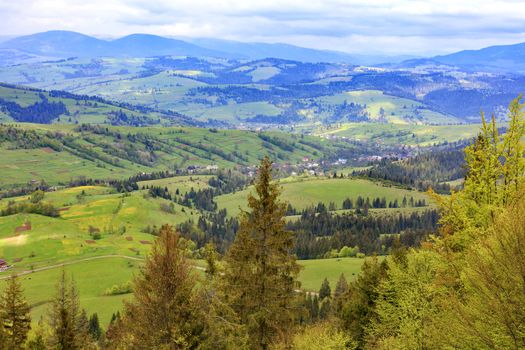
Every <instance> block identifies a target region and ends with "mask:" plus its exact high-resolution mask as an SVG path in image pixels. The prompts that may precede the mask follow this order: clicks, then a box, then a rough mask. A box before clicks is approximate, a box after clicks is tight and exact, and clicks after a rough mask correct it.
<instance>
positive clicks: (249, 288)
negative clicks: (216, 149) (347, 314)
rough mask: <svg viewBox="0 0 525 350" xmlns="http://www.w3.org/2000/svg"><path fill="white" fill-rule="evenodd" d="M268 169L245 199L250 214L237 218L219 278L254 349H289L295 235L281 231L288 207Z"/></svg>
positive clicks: (294, 284)
mask: <svg viewBox="0 0 525 350" xmlns="http://www.w3.org/2000/svg"><path fill="white" fill-rule="evenodd" d="M271 172H272V163H271V162H270V160H269V159H268V158H267V157H265V158H264V159H263V160H262V162H261V165H260V167H259V172H258V176H257V179H256V182H255V192H256V196H253V195H251V194H250V195H249V196H248V207H249V208H250V211H243V212H242V213H241V220H240V227H239V231H238V233H237V236H236V238H235V241H234V242H233V244H232V246H231V248H230V250H229V251H228V254H227V256H226V259H225V260H226V268H225V271H224V276H223V290H224V291H225V293H224V294H225V296H226V298H227V302H228V304H229V305H231V307H232V309H233V310H235V312H236V313H237V315H239V318H240V320H241V323H242V324H244V325H246V327H247V331H248V334H249V338H250V346H251V348H252V349H268V347H269V346H270V345H271V344H272V343H274V342H276V341H281V342H284V343H289V342H290V338H291V324H292V323H293V310H292V304H293V300H294V298H295V295H294V294H295V289H296V288H297V287H298V282H297V275H298V273H299V269H300V268H299V265H298V264H297V262H296V259H295V256H294V255H292V251H293V248H294V236H293V233H292V232H290V231H287V230H286V229H285V221H284V215H285V212H286V204H284V203H281V202H280V201H279V200H278V197H279V194H280V189H279V188H278V185H277V184H275V183H272V174H271Z"/></svg>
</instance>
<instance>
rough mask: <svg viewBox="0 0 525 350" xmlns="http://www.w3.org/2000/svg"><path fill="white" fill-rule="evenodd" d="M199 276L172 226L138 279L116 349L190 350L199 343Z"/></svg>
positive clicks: (162, 233) (166, 227) (164, 229)
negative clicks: (197, 302)
mask: <svg viewBox="0 0 525 350" xmlns="http://www.w3.org/2000/svg"><path fill="white" fill-rule="evenodd" d="M195 286H196V275H195V273H194V271H193V268H192V266H191V265H190V263H189V262H188V260H187V258H186V256H185V249H184V246H183V242H182V241H181V240H180V239H179V235H178V234H177V233H176V232H175V231H174V230H173V228H172V227H171V226H169V225H164V226H162V227H161V229H160V233H159V237H158V238H157V240H156V242H155V245H154V246H153V248H152V250H151V253H150V255H149V256H148V257H147V258H146V261H145V263H144V267H143V268H142V270H141V272H140V274H139V275H138V276H137V277H136V278H135V281H134V288H133V299H132V300H131V301H130V302H129V303H126V305H125V314H124V316H123V321H122V322H123V325H122V329H123V331H122V332H121V334H119V339H118V340H117V342H118V343H119V344H118V346H115V347H116V348H124V349H187V348H193V347H195V346H196V344H197V343H198V342H199V337H200V335H201V333H202V328H203V326H202V320H201V319H200V317H199V314H198V310H197V305H196V303H195V294H196V293H195Z"/></svg>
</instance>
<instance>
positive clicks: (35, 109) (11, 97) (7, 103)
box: [0, 83, 205, 126]
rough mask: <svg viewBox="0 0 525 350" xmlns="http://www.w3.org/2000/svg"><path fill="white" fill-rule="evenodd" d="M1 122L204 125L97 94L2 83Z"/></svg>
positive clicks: (179, 116) (178, 115)
mask: <svg viewBox="0 0 525 350" xmlns="http://www.w3.org/2000/svg"><path fill="white" fill-rule="evenodd" d="M0 121H3V122H12V121H16V122H27V123H40V124H50V123H59V124H79V123H91V124H109V125H131V126H147V125H156V124H159V125H191V126H204V125H205V123H203V122H197V121H195V120H193V119H192V118H190V117H187V116H185V115H183V114H180V113H177V112H170V111H157V110H154V109H152V108H148V107H143V106H140V105H131V104H128V103H119V102H113V101H108V100H105V99H103V98H100V97H96V96H87V95H76V94H73V93H69V92H65V91H58V90H51V91H45V90H40V89H34V88H28V87H21V86H15V85H9V84H2V83H0Z"/></svg>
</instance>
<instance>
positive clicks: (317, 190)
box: [216, 177, 429, 216]
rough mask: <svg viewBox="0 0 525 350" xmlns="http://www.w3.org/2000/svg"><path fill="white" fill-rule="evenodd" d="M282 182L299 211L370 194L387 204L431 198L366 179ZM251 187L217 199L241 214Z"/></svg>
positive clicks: (284, 196) (285, 196)
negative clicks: (410, 199) (404, 199)
mask: <svg viewBox="0 0 525 350" xmlns="http://www.w3.org/2000/svg"><path fill="white" fill-rule="evenodd" d="M280 185H281V187H282V196H281V199H282V200H283V201H286V202H289V203H290V204H291V205H292V206H293V207H294V208H296V209H298V210H302V209H306V208H308V207H311V206H314V205H317V203H319V202H322V203H324V204H325V205H326V206H328V205H329V204H330V202H333V203H334V204H335V205H336V209H341V206H342V202H343V201H344V200H345V199H346V198H350V199H352V200H353V201H354V202H355V200H356V199H357V198H358V197H359V196H361V197H363V198H366V197H369V198H370V200H372V199H374V198H376V197H379V198H382V197H385V199H386V201H387V203H388V202H390V201H394V200H396V199H397V200H398V201H399V202H401V201H402V200H403V197H405V196H406V197H407V199H408V198H410V197H411V196H412V197H414V200H417V199H425V200H426V201H427V202H428V201H429V199H428V197H427V196H426V195H425V194H424V193H422V192H417V191H409V190H406V189H401V188H397V187H393V186H384V185H382V184H381V183H376V182H373V181H370V180H364V179H348V178H346V179H331V178H326V177H321V178H301V177H297V178H294V177H291V178H286V179H283V180H282V181H281V182H280ZM252 190H253V189H252V187H249V188H247V189H245V190H243V191H238V192H236V193H230V194H225V195H221V196H218V197H217V198H216V200H217V205H218V207H219V208H220V209H222V208H225V209H226V210H227V211H228V214H229V215H232V216H235V215H237V214H238V213H239V211H240V210H239V208H242V209H246V197H247V196H248V193H250V192H251V191H252ZM387 210H388V209H387Z"/></svg>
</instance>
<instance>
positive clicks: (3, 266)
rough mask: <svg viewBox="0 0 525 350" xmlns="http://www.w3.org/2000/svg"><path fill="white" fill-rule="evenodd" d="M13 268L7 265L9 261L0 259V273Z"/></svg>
mask: <svg viewBox="0 0 525 350" xmlns="http://www.w3.org/2000/svg"><path fill="white" fill-rule="evenodd" d="M10 267H11V266H9V264H8V263H7V261H5V260H3V259H0V271H5V270H7V269H9V268H10Z"/></svg>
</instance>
